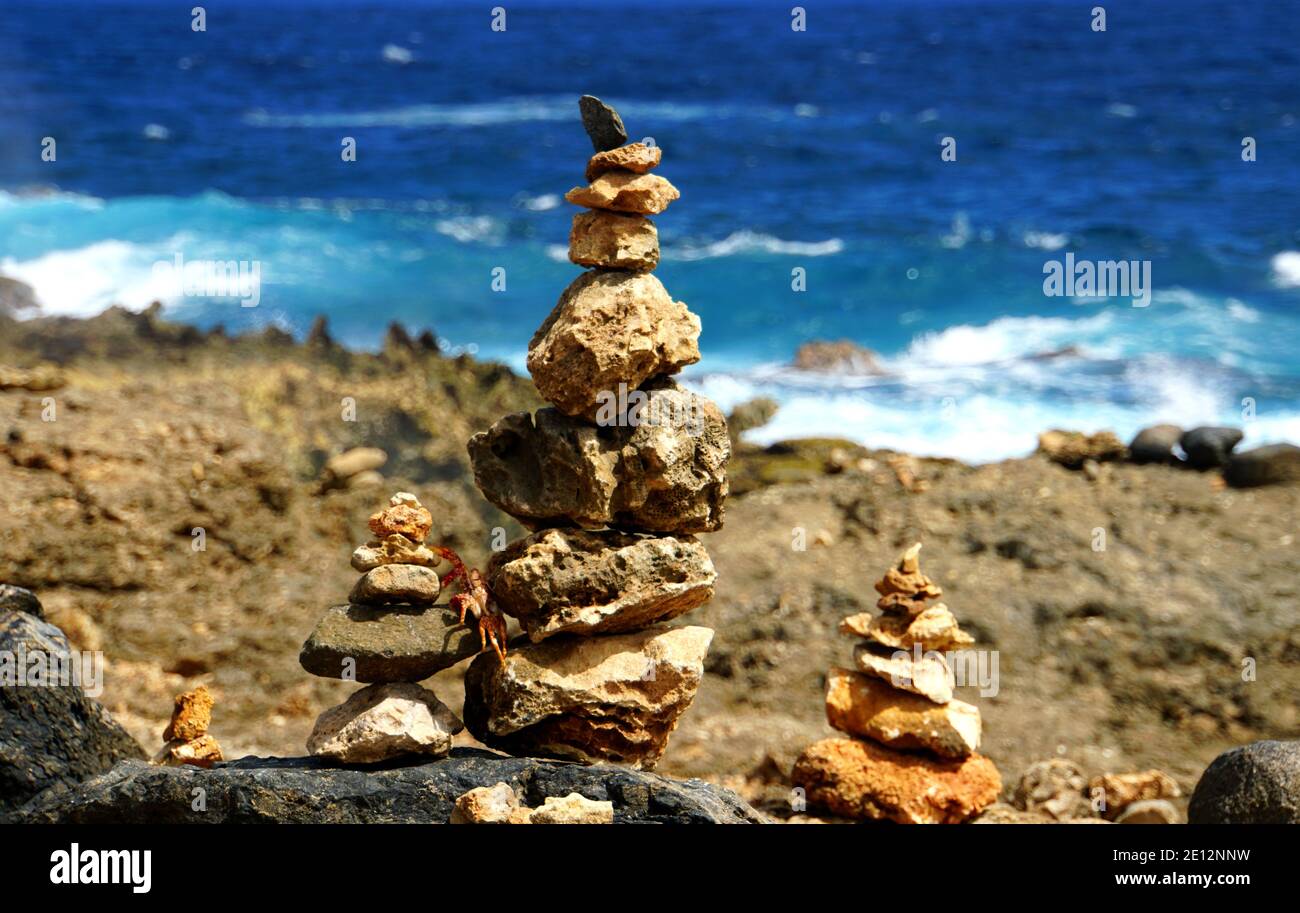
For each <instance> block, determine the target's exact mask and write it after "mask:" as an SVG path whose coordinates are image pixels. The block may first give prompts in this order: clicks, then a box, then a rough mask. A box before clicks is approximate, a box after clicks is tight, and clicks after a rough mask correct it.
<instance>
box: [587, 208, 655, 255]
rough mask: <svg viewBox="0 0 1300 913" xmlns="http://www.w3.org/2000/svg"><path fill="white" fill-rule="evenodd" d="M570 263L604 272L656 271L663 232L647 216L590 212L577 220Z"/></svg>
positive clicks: (598, 211)
mask: <svg viewBox="0 0 1300 913" xmlns="http://www.w3.org/2000/svg"><path fill="white" fill-rule="evenodd" d="M569 260H570V261H571V262H573V263H577V264H578V265H579V266H599V267H602V268H604V269H623V270H650V269H654V268H655V267H656V266H658V265H659V232H658V230H657V229H656V228H655V223H653V222H651V221H650V220H649V219H647V218H646V217H645V216H638V215H633V214H627V213H621V212H609V211H607V210H604V209H589V210H587V211H586V212H580V213H578V214H577V215H575V216H574V217H573V228H571V229H570V230H569Z"/></svg>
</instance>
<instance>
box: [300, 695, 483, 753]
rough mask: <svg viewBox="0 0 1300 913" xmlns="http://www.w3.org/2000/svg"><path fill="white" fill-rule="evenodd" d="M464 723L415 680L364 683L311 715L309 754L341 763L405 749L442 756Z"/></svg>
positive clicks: (410, 751) (448, 749) (408, 751)
mask: <svg viewBox="0 0 1300 913" xmlns="http://www.w3.org/2000/svg"><path fill="white" fill-rule="evenodd" d="M464 728H465V726H464V724H463V723H461V721H460V720H459V719H457V718H456V715H455V714H454V713H452V712H451V711H450V710H449V709H447V706H446V705H445V704H443V702H442V701H440V700H438V696H437V695H436V694H434V693H433V692H432V691H430V690H429V689H427V688H421V687H420V686H419V685H417V684H415V683H414V682H385V683H381V684H376V685H368V686H367V687H365V688H362V689H361V690H360V691H357V692H356V693H355V694H353V695H352V696H351V697H349V698H348V699H347V700H346V701H344V702H343V703H342V704H339V705H338V706H337V707H331V708H330V709H329V710H326V711H325V712H324V713H322V714H321V715H320V717H319V718H318V719H317V720H316V726H315V728H314V729H313V730H312V733H311V735H310V736H309V737H308V738H307V750H308V751H309V752H311V753H312V754H314V755H316V756H318V757H323V758H332V759H334V760H336V761H339V762H341V763H343V764H374V763H376V762H379V761H388V760H391V759H393V758H397V757H401V756H402V755H407V754H419V755H428V756H430V757H434V758H442V757H446V755H447V753H448V752H449V751H451V739H452V736H454V735H455V734H456V733H458V732H460V731H461V730H462V729H464Z"/></svg>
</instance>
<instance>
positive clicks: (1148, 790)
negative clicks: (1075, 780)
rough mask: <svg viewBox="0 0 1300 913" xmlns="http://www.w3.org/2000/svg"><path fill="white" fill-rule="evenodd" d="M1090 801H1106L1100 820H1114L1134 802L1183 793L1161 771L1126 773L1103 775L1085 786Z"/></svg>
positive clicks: (1171, 778)
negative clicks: (1096, 799) (1091, 799)
mask: <svg viewBox="0 0 1300 913" xmlns="http://www.w3.org/2000/svg"><path fill="white" fill-rule="evenodd" d="M1088 794H1089V797H1090V798H1094V799H1095V798H1096V797H1097V796H1098V795H1100V796H1102V797H1103V798H1104V799H1105V800H1106V807H1105V809H1104V810H1103V811H1102V813H1101V814H1102V817H1103V818H1106V819H1108V820H1110V821H1115V820H1116V819H1118V818H1119V816H1120V815H1121V814H1122V813H1123V811H1124V810H1125V809H1126V808H1128V807H1129V806H1130V805H1132V804H1133V803H1135V802H1141V801H1143V800H1145V799H1177V798H1179V797H1180V796H1182V794H1183V791H1182V790H1181V789H1180V788H1179V787H1178V783H1177V782H1176V781H1175V780H1174V778H1173V777H1171V776H1169V774H1167V773H1165V772H1164V771H1163V770H1143V771H1138V772H1135V773H1127V774H1103V775H1102V776H1099V777H1093V778H1092V780H1091V781H1089V783H1088Z"/></svg>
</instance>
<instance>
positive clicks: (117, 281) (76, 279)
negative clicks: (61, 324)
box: [0, 238, 182, 317]
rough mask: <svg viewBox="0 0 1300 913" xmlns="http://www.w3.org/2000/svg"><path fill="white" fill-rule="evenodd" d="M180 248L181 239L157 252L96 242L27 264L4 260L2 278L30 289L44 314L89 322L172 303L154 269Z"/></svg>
mask: <svg viewBox="0 0 1300 913" xmlns="http://www.w3.org/2000/svg"><path fill="white" fill-rule="evenodd" d="M181 246H182V243H181V239H180V238H174V239H172V240H171V241H169V242H166V243H164V244H161V245H158V246H147V245H140V244H130V243H127V242H125V241H98V242H96V243H94V244H90V245H87V246H85V247H80V248H76V249H73V250H58V251H52V252H50V253H47V254H44V255H42V256H39V257H36V258H33V259H31V260H22V261H19V260H15V259H13V258H12V257H6V258H5V259H3V260H0V273H3V274H4V275H6V276H12V277H13V278H15V279H17V280H19V281H20V282H25V283H27V284H28V285H30V286H31V287H32V290H33V291H34V293H35V295H36V301H37V303H38V304H39V305H40V308H41V313H42V314H60V315H66V316H72V317H89V316H91V315H93V314H98V313H99V312H100V311H102V310H103V309H104V308H106V307H108V306H109V305H110V304H120V305H122V306H123V307H126V308H130V309H131V310H141V309H143V308H145V307H147V306H148V305H149V304H150V303H151V302H153V301H162V302H163V303H168V302H169V301H171V300H172V297H173V294H174V291H175V289H174V283H172V282H170V281H168V279H167V278H166V277H159V276H156V275H155V274H154V270H153V264H154V263H155V262H157V261H158V260H161V259H167V258H170V257H171V252H172V251H173V250H177V249H180V247H181Z"/></svg>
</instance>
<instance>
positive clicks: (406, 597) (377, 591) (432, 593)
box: [348, 564, 442, 605]
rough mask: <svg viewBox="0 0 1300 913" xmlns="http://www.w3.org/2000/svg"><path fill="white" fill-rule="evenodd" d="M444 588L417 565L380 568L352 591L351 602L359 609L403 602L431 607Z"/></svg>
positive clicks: (363, 575) (357, 583) (375, 569)
mask: <svg viewBox="0 0 1300 913" xmlns="http://www.w3.org/2000/svg"><path fill="white" fill-rule="evenodd" d="M441 592H442V584H441V582H440V581H439V580H438V575H437V574H435V573H434V572H433V571H431V570H429V569H428V568H427V567H420V566H418V565H415V564H381V565H380V566H379V567H377V568H373V569H371V570H369V571H366V572H365V573H364V574H362V575H361V579H360V580H358V581H357V582H356V585H355V586H354V587H352V592H351V593H350V594H349V595H348V601H349V602H351V603H354V604H357V605H386V604H388V603H393V602H404V603H409V604H410V605H432V604H433V603H435V602H437V601H438V594H439V593H441Z"/></svg>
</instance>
